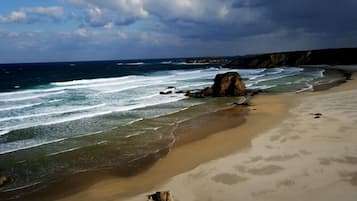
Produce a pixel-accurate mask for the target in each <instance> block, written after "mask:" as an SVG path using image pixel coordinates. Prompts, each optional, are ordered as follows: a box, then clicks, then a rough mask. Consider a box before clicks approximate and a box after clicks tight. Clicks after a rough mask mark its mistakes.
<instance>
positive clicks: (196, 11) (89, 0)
mask: <svg viewBox="0 0 357 201" xmlns="http://www.w3.org/2000/svg"><path fill="white" fill-rule="evenodd" d="M356 10H357V1H356V0H340V1H335V0H313V1H312V0H106V1H104V0H47V1H40V0H36V1H29V0H16V1H14V0H2V1H1V3H0V63H11V62H45V61H73V60H107V59H136V58H162V57H187V56H220V55H243V54H251V53H262V52H270V51H284V50H297V49H315V48H332V47H356V46H357V14H356V13H357V12H355V11H356Z"/></svg>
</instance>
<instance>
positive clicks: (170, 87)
mask: <svg viewBox="0 0 357 201" xmlns="http://www.w3.org/2000/svg"><path fill="white" fill-rule="evenodd" d="M167 89H176V87H174V86H169V87H167Z"/></svg>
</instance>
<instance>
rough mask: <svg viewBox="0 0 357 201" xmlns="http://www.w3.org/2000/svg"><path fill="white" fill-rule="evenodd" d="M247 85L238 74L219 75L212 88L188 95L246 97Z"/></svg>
mask: <svg viewBox="0 0 357 201" xmlns="http://www.w3.org/2000/svg"><path fill="white" fill-rule="evenodd" d="M246 93H247V92H246V88H245V84H244V83H243V81H242V79H241V77H240V75H239V74H238V73H237V72H228V73H224V74H218V75H216V77H215V78H214V84H213V85H212V87H207V88H205V89H203V90H201V91H198V92H193V93H192V92H188V93H186V95H187V96H189V97H194V98H203V97H207V96H213V97H222V96H244V95H246Z"/></svg>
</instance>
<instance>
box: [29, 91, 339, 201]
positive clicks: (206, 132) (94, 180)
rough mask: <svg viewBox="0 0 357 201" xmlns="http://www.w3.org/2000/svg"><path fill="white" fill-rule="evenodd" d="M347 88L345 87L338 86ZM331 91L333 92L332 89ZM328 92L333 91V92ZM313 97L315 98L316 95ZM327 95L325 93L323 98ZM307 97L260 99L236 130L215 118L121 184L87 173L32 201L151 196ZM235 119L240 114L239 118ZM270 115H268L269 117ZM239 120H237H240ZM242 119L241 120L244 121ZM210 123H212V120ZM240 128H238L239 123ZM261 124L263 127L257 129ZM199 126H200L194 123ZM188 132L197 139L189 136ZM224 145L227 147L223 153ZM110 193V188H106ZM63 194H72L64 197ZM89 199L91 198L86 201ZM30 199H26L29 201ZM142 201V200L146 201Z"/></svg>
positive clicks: (111, 174)
mask: <svg viewBox="0 0 357 201" xmlns="http://www.w3.org/2000/svg"><path fill="white" fill-rule="evenodd" d="M340 86H343V85H340ZM332 90H333V89H332ZM329 91H330V90H329ZM316 93H320V92H314V93H313V94H311V95H315V94H316ZM322 93H323V92H322ZM304 96H310V94H309V93H307V94H305V93H304V94H293V93H288V94H278V95H276V94H275V95H258V96H255V97H254V98H253V99H252V104H253V105H252V106H250V107H249V108H250V109H249V111H248V112H247V113H248V114H247V115H244V117H243V119H241V120H239V121H237V122H238V123H237V122H235V123H237V124H235V125H236V126H233V127H234V128H230V127H232V125H233V124H229V123H232V122H228V124H227V125H228V126H227V125H221V123H222V121H223V120H224V118H221V117H220V116H219V115H217V117H218V118H217V119H216V120H217V121H220V122H218V123H217V122H216V126H217V125H220V126H221V127H219V128H216V127H215V126H213V125H210V126H211V127H210V128H211V129H210V128H208V129H200V128H199V127H196V128H193V129H192V128H191V130H190V129H188V130H183V131H181V134H182V136H181V135H178V136H177V137H178V143H177V144H175V145H174V147H173V148H172V150H171V151H170V152H169V153H168V154H167V155H165V156H164V157H163V158H161V159H160V160H159V161H157V162H155V163H154V164H153V165H152V166H151V165H149V167H146V168H144V169H145V170H143V171H141V172H140V173H139V174H137V175H134V176H130V175H128V176H129V177H126V178H123V177H118V176H117V175H115V170H114V171H100V172H94V173H93V172H89V173H83V174H79V175H76V176H74V177H73V178H72V179H71V177H69V180H68V181H64V182H60V183H59V184H55V185H54V187H50V189H45V192H43V193H41V192H40V193H35V194H34V196H30V198H29V199H30V200H83V199H87V200H89V201H90V200H102V199H107V200H125V199H127V198H130V197H132V196H135V195H137V194H140V193H142V192H147V191H150V190H153V189H151V187H152V186H158V184H159V186H160V185H161V184H163V183H165V182H166V181H167V180H168V179H170V178H173V177H175V176H176V175H179V174H182V173H185V172H188V171H191V170H193V169H195V168H196V167H198V166H200V165H201V164H205V163H209V162H210V161H212V160H216V159H219V158H225V157H227V156H229V155H231V154H232V153H236V152H240V151H242V150H246V149H249V148H250V146H251V141H252V140H253V139H254V138H255V137H257V135H260V133H262V132H265V131H266V130H269V129H271V128H273V127H274V126H276V125H277V124H279V123H280V122H281V121H283V120H284V119H285V118H286V117H287V116H288V114H287V112H288V111H289V110H290V108H291V106H294V105H295V104H296V101H295V100H294V99H296V98H298V99H299V98H301V97H304ZM220 112H221V113H223V114H224V113H226V114H227V119H226V120H228V119H230V118H232V117H234V116H235V115H236V116H237V114H238V113H242V111H241V109H239V107H234V108H231V109H227V110H225V111H220ZM235 113H236V114H235ZM267 115H269V116H268V117H267ZM238 116H239V115H238ZM241 116H242V115H241ZM211 120H212V119H211ZM239 122H240V123H239ZM257 122H260V124H259V125H258V126H256V124H257ZM193 124H194V125H196V126H197V125H199V122H193ZM236 130H242V131H244V133H243V134H240V133H239V134H238V135H237V134H232V132H234V131H236ZM190 132H195V133H198V135H195V136H193V135H186V134H189V133H190ZM222 144H224V147H223V148H222ZM108 187H109V188H108ZM59 189H61V190H59ZM63 189H70V190H69V191H65V192H63V191H62V190H63ZM88 195H90V196H88ZM25 198H26V197H25ZM26 199H27V198H26ZM142 199H144V197H143V198H142Z"/></svg>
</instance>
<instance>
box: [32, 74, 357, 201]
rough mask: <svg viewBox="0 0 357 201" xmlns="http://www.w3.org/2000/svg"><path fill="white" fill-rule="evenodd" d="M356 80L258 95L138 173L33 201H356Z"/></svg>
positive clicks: (103, 178) (82, 179)
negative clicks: (159, 199)
mask: <svg viewBox="0 0 357 201" xmlns="http://www.w3.org/2000/svg"><path fill="white" fill-rule="evenodd" d="M356 78H357V76H356V75H353V76H352V80H349V81H348V82H347V83H344V84H342V85H339V86H337V87H334V88H332V89H329V90H326V91H320V92H305V93H299V94H295V93H290V94H279V95H259V96H256V97H254V98H253V99H252V102H251V106H250V107H248V109H249V111H248V114H247V115H245V116H244V119H243V120H240V121H239V122H241V123H240V125H238V126H237V127H235V128H230V129H226V130H223V131H219V132H215V133H213V134H210V135H208V136H201V135H202V133H198V135H200V137H199V138H198V139H194V138H191V137H190V138H188V139H189V140H188V141H190V140H191V142H186V141H185V140H184V141H185V143H182V144H179V145H177V146H175V147H174V148H173V149H172V150H171V151H170V152H169V154H168V155H167V156H165V157H164V158H162V159H161V160H160V161H158V162H157V163H155V164H154V165H153V166H151V167H150V168H149V169H147V170H146V171H144V172H142V173H140V174H138V175H135V176H130V177H127V178H120V177H117V176H115V175H111V174H100V175H96V176H95V177H97V179H95V180H96V181H97V182H91V183H90V184H87V185H83V183H86V176H85V175H84V176H82V177H79V179H78V177H77V178H76V180H75V181H76V182H78V184H80V185H78V186H80V187H77V188H76V186H75V185H73V182H72V181H71V180H70V179H69V180H67V181H64V182H63V183H61V184H59V185H56V186H54V187H53V188H52V189H50V191H47V192H46V193H43V194H41V193H40V194H37V195H35V196H34V197H32V198H31V200H61V201H77V200H87V201H94V200H118V201H121V200H129V201H141V200H146V195H148V194H150V193H153V192H155V191H166V190H170V191H172V193H173V195H174V198H175V200H192V201H196V200H336V199H341V198H343V200H355V197H356V196H357V191H356V185H357V172H356V171H357V169H356V164H357V157H356V156H357V147H356V143H357V136H356V135H355V133H354V131H355V130H356V129H357V126H356V123H357V115H356V114H357V111H356V108H357V102H356V101H355V100H356V99H357V81H356ZM241 110H242V108H241V107H236V108H233V109H231V110H229V111H226V112H223V113H221V114H220V115H224V116H225V118H226V119H227V118H228V117H229V118H232V117H234V116H237V117H238V116H239V113H240V112H241ZM235 113H237V114H235ZM319 113H321V114H319ZM223 119H224V118H223ZM217 123H219V122H216V124H217ZM207 126H208V128H206V130H209V127H210V126H211V127H212V126H213V127H214V126H215V124H214V123H212V124H209V125H207ZM213 127H212V128H213ZM189 131H190V130H189ZM189 131H187V132H189ZM186 134H187V133H186ZM193 134H194V133H193ZM92 177H93V175H92ZM71 183H72V184H71ZM69 184H71V185H70V186H71V188H72V190H68V185H69ZM75 184H76V183H75ZM61 189H67V190H65V191H62V190H61ZM49 192H50V193H49Z"/></svg>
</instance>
